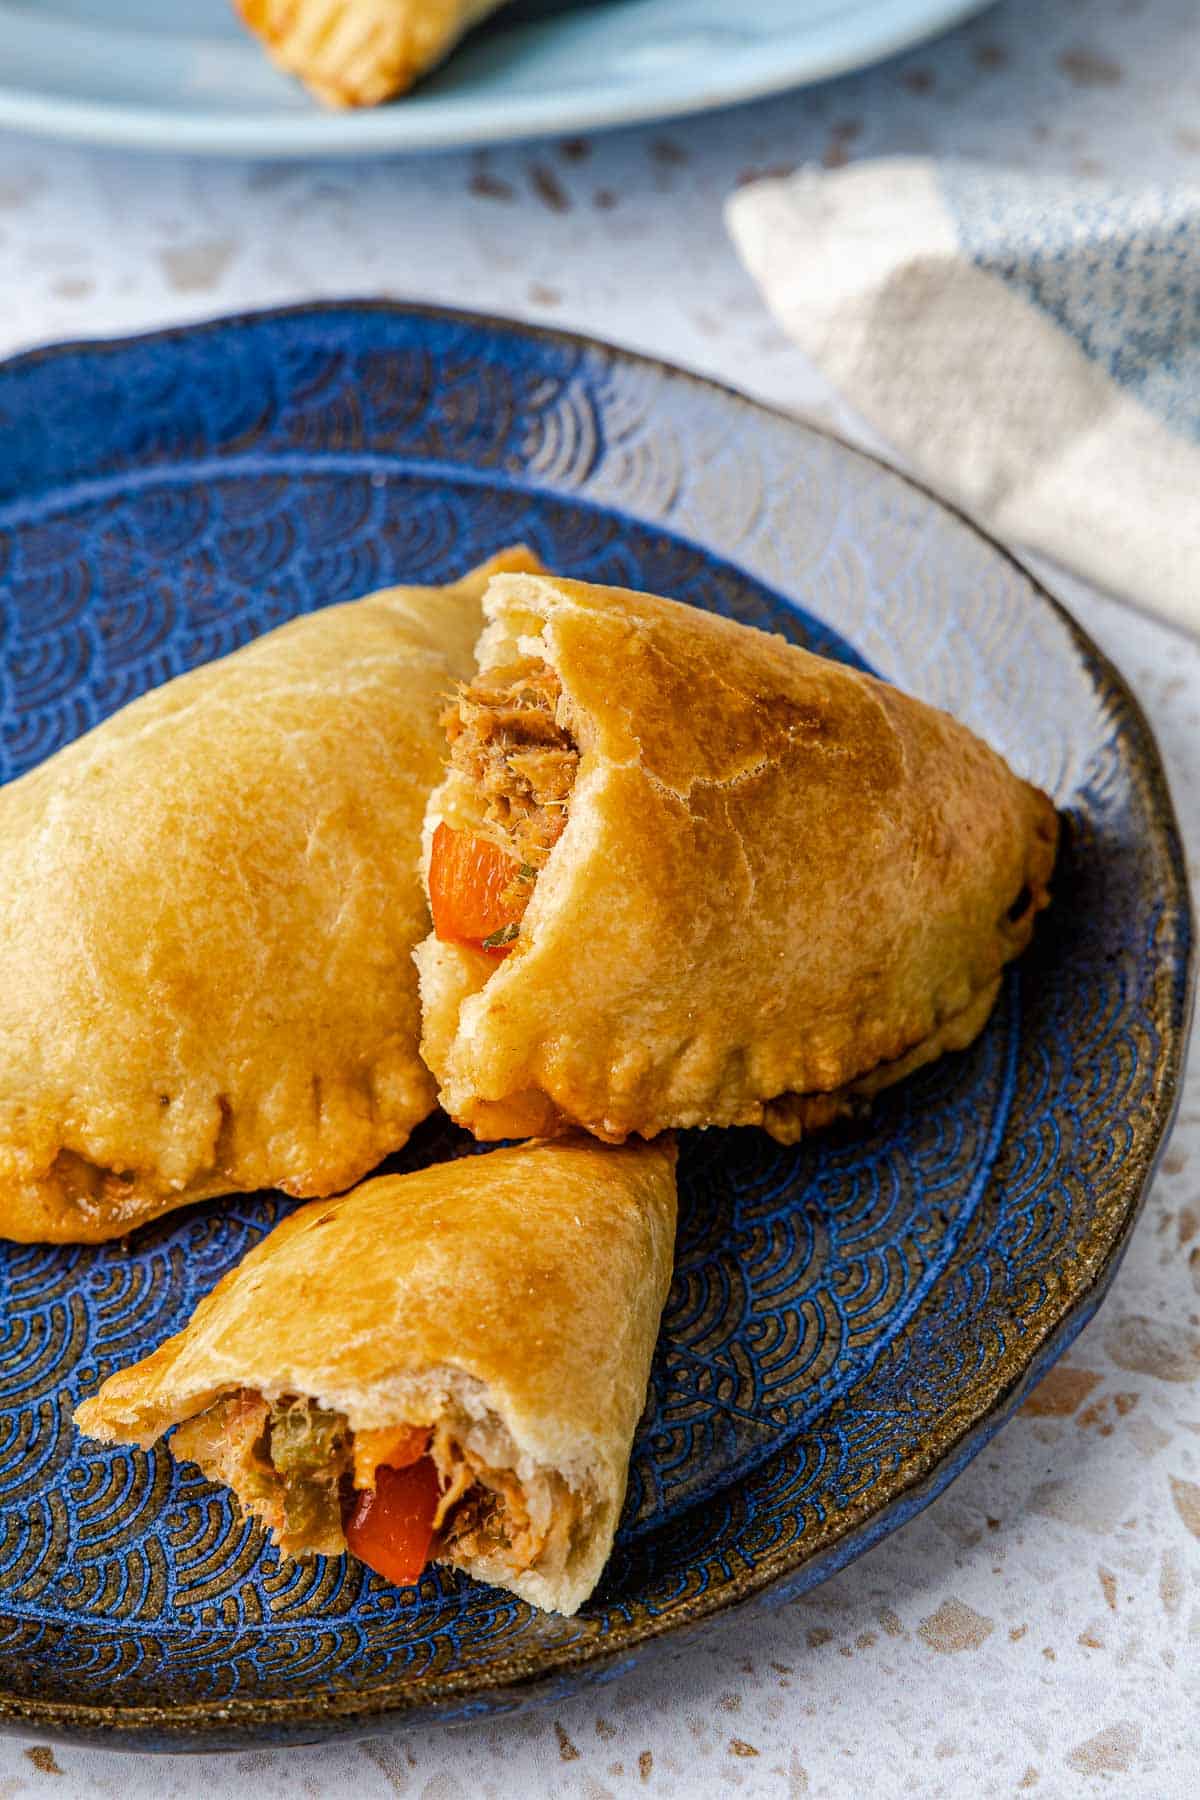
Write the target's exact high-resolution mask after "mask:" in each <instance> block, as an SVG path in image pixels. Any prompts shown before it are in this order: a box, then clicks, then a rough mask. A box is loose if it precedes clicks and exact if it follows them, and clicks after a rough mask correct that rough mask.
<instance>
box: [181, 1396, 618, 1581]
mask: <svg viewBox="0 0 1200 1800" xmlns="http://www.w3.org/2000/svg"><path fill="white" fill-rule="evenodd" d="M498 1434H499V1428H498V1427H497V1428H495V1429H494V1430H493V1431H492V1434H491V1435H492V1437H493V1438H495V1437H496V1436H497V1435H498ZM477 1436H478V1431H477V1428H476V1427H475V1425H474V1423H473V1421H471V1420H469V1419H467V1418H466V1417H465V1416H464V1417H462V1418H459V1417H457V1416H453V1415H452V1416H449V1417H444V1418H442V1419H439V1420H438V1421H436V1422H435V1423H434V1424H432V1425H424V1424H423V1425H400V1426H397V1427H395V1428H394V1429H388V1430H384V1431H368V1432H358V1433H357V1434H356V1433H355V1432H353V1431H352V1430H351V1428H350V1425H349V1423H348V1421H347V1420H346V1418H345V1416H344V1414H342V1413H340V1412H335V1411H332V1410H330V1409H328V1408H326V1407H321V1406H318V1405H317V1404H316V1402H315V1401H313V1400H309V1399H305V1398H301V1397H299V1396H296V1395H284V1396H283V1397H281V1398H279V1399H276V1400H272V1401H267V1400H266V1399H264V1398H263V1396H262V1395H261V1394H259V1393H256V1392H255V1391H254V1390H253V1389H250V1388H242V1389H239V1390H238V1391H237V1392H236V1393H233V1394H227V1395H225V1396H224V1397H223V1398H222V1399H220V1400H216V1401H214V1402H213V1404H212V1405H211V1406H209V1407H207V1408H206V1409H205V1411H203V1412H201V1413H197V1414H196V1416H195V1417H194V1418H191V1419H187V1420H185V1421H184V1423H183V1424H181V1425H179V1426H178V1427H177V1428H176V1431H175V1435H174V1439H173V1444H172V1447H173V1449H174V1451H175V1454H176V1456H178V1457H182V1458H184V1459H186V1460H187V1461H189V1462H194V1463H196V1464H198V1465H199V1467H200V1469H201V1470H202V1471H203V1473H204V1474H205V1475H207V1476H208V1477H209V1479H210V1480H213V1481H219V1482H221V1483H223V1484H224V1485H225V1486H226V1487H230V1488H232V1489H233V1492H234V1493H235V1495H236V1496H237V1498H238V1500H239V1501H240V1503H241V1505H242V1506H243V1508H244V1509H245V1510H246V1511H247V1512H249V1513H252V1514H253V1515H254V1516H255V1517H256V1518H259V1519H261V1520H262V1521H263V1523H264V1524H265V1525H266V1526H267V1527H268V1529H269V1530H270V1532H271V1534H272V1536H273V1538H274V1540H275V1542H276V1543H277V1544H278V1545H279V1548H280V1549H281V1550H283V1551H284V1552H285V1553H286V1554H287V1555H289V1556H311V1555H320V1556H340V1555H341V1554H342V1553H343V1552H344V1551H346V1550H350V1551H352V1552H353V1554H354V1555H356V1556H357V1557H358V1558H359V1560H360V1561H361V1562H365V1563H367V1564H368V1565H369V1566H370V1567H371V1568H373V1569H375V1570H376V1571H377V1572H378V1573H379V1574H381V1575H383V1576H384V1577H385V1579H387V1580H389V1581H393V1582H396V1583H397V1584H398V1585H400V1586H407V1585H410V1584H411V1583H413V1582H415V1581H416V1580H417V1578H418V1577H419V1575H420V1573H421V1570H422V1569H423V1568H424V1567H425V1564H426V1563H427V1562H429V1561H431V1560H432V1561H438V1562H444V1563H449V1564H451V1565H453V1566H456V1567H458V1568H462V1569H465V1570H467V1572H468V1573H480V1574H484V1575H486V1576H490V1577H493V1578H495V1577H498V1578H499V1579H506V1578H508V1579H511V1578H512V1577H513V1576H516V1575H520V1574H523V1573H525V1571H527V1570H529V1569H533V1568H535V1567H536V1568H538V1569H539V1570H541V1571H544V1572H545V1573H546V1574H547V1575H553V1574H556V1573H558V1572H560V1571H561V1570H562V1569H563V1568H564V1567H565V1566H566V1563H567V1561H568V1559H569V1557H570V1554H571V1551H572V1549H573V1548H574V1546H575V1544H576V1543H577V1541H578V1539H579V1536H580V1531H581V1528H582V1525H583V1521H584V1504H583V1498H582V1496H581V1495H580V1494H579V1493H578V1492H576V1491H575V1490H574V1489H572V1488H571V1487H569V1486H568V1485H567V1483H566V1482H565V1481H564V1480H563V1478H562V1476H561V1475H559V1474H558V1472H557V1471H556V1470H537V1471H536V1472H535V1473H534V1474H533V1475H532V1477H526V1478H522V1477H521V1476H518V1474H517V1473H516V1471H515V1470H513V1469H511V1468H505V1467H503V1466H492V1464H491V1463H490V1462H489V1461H488V1460H486V1459H485V1458H481V1457H480V1455H479V1454H478V1449H477V1447H476V1446H475V1443H474V1442H473V1441H472V1440H474V1439H476V1438H477Z"/></svg>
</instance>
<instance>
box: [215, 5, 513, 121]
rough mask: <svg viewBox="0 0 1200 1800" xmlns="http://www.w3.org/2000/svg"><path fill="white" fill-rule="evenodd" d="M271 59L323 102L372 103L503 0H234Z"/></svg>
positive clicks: (407, 82) (423, 68)
mask: <svg viewBox="0 0 1200 1800" xmlns="http://www.w3.org/2000/svg"><path fill="white" fill-rule="evenodd" d="M234 3H235V5H236V7H237V10H238V12H239V13H240V14H241V16H242V19H243V20H244V21H245V23H246V24H247V25H248V26H249V27H250V30H251V31H252V32H254V34H255V36H256V37H258V38H260V39H261V40H262V43H263V45H264V46H265V48H266V49H267V51H268V53H269V54H270V56H271V58H272V60H273V61H274V62H276V63H278V65H279V67H280V68H281V69H283V70H285V71H286V72H287V74H289V75H295V76H296V77H297V78H298V79H299V80H300V81H302V82H303V83H304V84H305V86H306V87H307V88H308V89H309V91H310V93H312V94H314V95H315V96H316V98H317V99H318V100H320V101H322V102H323V103H324V104H325V105H326V106H334V107H347V106H378V105H379V104H380V103H381V102H382V101H384V100H390V99H392V98H393V97H394V96H395V95H396V94H402V93H404V92H405V90H406V89H408V88H410V87H412V85H413V83H414V82H415V81H419V80H420V78H421V76H422V75H425V74H427V73H428V71H429V70H430V69H432V68H434V67H435V65H436V64H438V63H440V62H441V61H442V59H443V57H445V56H446V55H448V54H449V52H450V51H451V50H452V49H453V48H454V45H455V44H456V43H457V42H458V40H459V38H461V37H462V36H463V34H464V33H465V32H467V31H469V30H470V29H471V27H472V26H473V25H477V24H478V23H479V21H480V20H481V19H485V18H486V17H487V15H488V14H489V13H492V12H495V11H496V10H497V8H498V7H500V6H501V5H502V4H503V0H234Z"/></svg>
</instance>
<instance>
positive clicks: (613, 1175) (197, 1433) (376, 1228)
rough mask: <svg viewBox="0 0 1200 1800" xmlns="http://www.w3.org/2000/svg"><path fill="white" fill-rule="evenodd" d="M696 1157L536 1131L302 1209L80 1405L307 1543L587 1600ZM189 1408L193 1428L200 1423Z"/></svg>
mask: <svg viewBox="0 0 1200 1800" xmlns="http://www.w3.org/2000/svg"><path fill="white" fill-rule="evenodd" d="M674 1235H675V1150H674V1145H673V1143H672V1141H671V1140H670V1139H669V1138H664V1139H663V1140H661V1141H660V1142H659V1143H658V1144H653V1145H647V1144H639V1145H628V1146H625V1147H623V1148H620V1149H607V1148H602V1147H601V1146H600V1145H597V1144H594V1143H591V1142H590V1141H588V1140H586V1139H582V1140H579V1139H576V1140H573V1141H567V1140H560V1141H558V1142H554V1143H549V1144H526V1145H522V1146H521V1147H519V1148H516V1149H506V1150H496V1151H493V1152H492V1153H491V1154H490V1155H486V1156H469V1157H464V1158H461V1159H460V1160H459V1161H457V1162H451V1163H440V1164H437V1165H436V1166H434V1167H433V1168H427V1169H422V1170H419V1171H418V1172H417V1173H416V1174H412V1175H391V1176H382V1177H380V1178H379V1179H377V1180H374V1181H368V1182H366V1183H365V1184H364V1185H363V1186H362V1187H360V1188H356V1189H355V1190H354V1191H353V1192H352V1193H349V1194H345V1195H343V1196H342V1198H341V1199H339V1200H334V1201H323V1200H320V1201H315V1202H314V1203H313V1204H311V1205H309V1206H306V1207H302V1208H301V1209H300V1210H299V1211H298V1212H296V1213H293V1214H292V1216H291V1218H289V1219H287V1220H285V1222H284V1223H283V1224H282V1225H280V1226H279V1227H277V1229H276V1230H275V1231H273V1232H272V1233H271V1235H270V1237H268V1238H267V1239H266V1240H265V1241H264V1242H263V1243H262V1244H260V1245H259V1246H258V1247H257V1249H255V1250H252V1251H251V1252H250V1254H249V1256H247V1257H246V1258H245V1260H244V1261H243V1262H242V1263H241V1264H240V1266H239V1267H238V1268H236V1269H234V1270H233V1271H232V1272H231V1273H230V1274H228V1275H226V1276H225V1278H224V1280H223V1281H222V1282H221V1283H220V1284H219V1285H218V1287H217V1288H216V1289H215V1290H214V1291H213V1293H212V1294H210V1295H209V1297H208V1298H207V1299H206V1300H203V1301H202V1302H201V1303H200V1305H199V1306H198V1307H197V1309H196V1312H195V1314H194V1315H193V1317H192V1319H191V1322H190V1323H189V1324H188V1325H187V1327H186V1328H185V1329H184V1330H183V1331H182V1332H180V1334H179V1335H178V1337H173V1338H171V1339H170V1340H169V1341H168V1342H167V1343H165V1344H164V1345H163V1346H162V1347H161V1349H159V1350H156V1351H155V1352H154V1354H153V1355H152V1356H149V1357H147V1358H146V1359H145V1361H144V1362H140V1363H137V1364H135V1365H134V1366H133V1367H132V1368H129V1369H124V1370H122V1371H121V1372H120V1373H119V1374H116V1375H113V1376H111V1377H110V1378H109V1379H108V1380H107V1381H106V1382H105V1383H104V1386H103V1387H102V1388H101V1389H100V1392H99V1393H98V1394H97V1396H96V1397H95V1399H93V1400H89V1401H87V1402H85V1404H84V1405H83V1406H81V1407H80V1408H79V1411H78V1412H77V1414H76V1419H77V1421H78V1423H79V1425H80V1427H81V1429H82V1430H83V1431H85V1432H87V1433H89V1434H90V1435H91V1436H93V1437H98V1438H103V1439H105V1440H107V1441H110V1442H111V1441H113V1440H119V1441H123V1442H133V1443H138V1444H141V1445H143V1446H149V1445H150V1444H152V1443H153V1442H154V1441H155V1440H156V1439H157V1438H158V1437H160V1436H161V1435H162V1433H163V1432H165V1431H168V1430H170V1429H171V1427H172V1426H176V1425H177V1426H179V1429H178V1431H177V1432H176V1433H175V1436H174V1439H173V1440H172V1448H173V1450H174V1453H175V1455H176V1456H177V1457H180V1458H187V1459H189V1460H191V1461H193V1462H196V1463H198V1464H199V1465H200V1467H201V1469H202V1470H203V1471H204V1473H205V1474H206V1475H209V1476H210V1477H211V1478H212V1479H214V1480H217V1481H222V1482H224V1483H226V1484H227V1485H228V1486H230V1487H232V1488H233V1490H234V1492H235V1494H236V1495H237V1496H238V1498H239V1500H240V1501H241V1503H242V1505H243V1507H245V1508H246V1509H247V1510H248V1511H249V1512H251V1513H254V1514H255V1515H256V1516H257V1517H258V1518H260V1519H262V1520H263V1521H264V1522H265V1523H266V1524H267V1525H268V1526H269V1527H270V1529H271V1531H272V1532H273V1534H274V1536H275V1539H276V1542H277V1543H278V1544H279V1545H280V1547H281V1549H283V1550H284V1551H285V1552H286V1553H287V1554H288V1555H291V1556H303V1555H308V1554H310V1553H321V1554H324V1555H331V1556H332V1555H337V1554H339V1553H340V1552H341V1551H343V1550H345V1549H346V1547H347V1542H349V1545H350V1547H351V1548H353V1549H355V1550H356V1551H357V1553H359V1554H360V1555H361V1556H362V1557H363V1560H364V1561H367V1562H369V1563H370V1564H371V1566H372V1567H374V1568H377V1569H378V1570H379V1571H380V1573H382V1574H384V1575H385V1576H388V1577H389V1578H390V1579H393V1580H397V1581H400V1582H411V1581H415V1580H416V1579H417V1576H418V1575H419V1573H420V1569H421V1567H422V1566H423V1564H424V1562H425V1561H426V1558H427V1554H428V1553H429V1552H430V1548H431V1534H432V1533H433V1532H434V1531H436V1533H437V1537H436V1541H435V1542H434V1544H433V1547H432V1553H433V1554H434V1555H435V1556H436V1558H437V1559H438V1560H439V1561H442V1562H445V1563H449V1564H452V1565H453V1566H454V1567H457V1568H460V1569H465V1570H466V1571H467V1573H468V1574H471V1575H476V1576H478V1577H479V1578H480V1579H482V1580H484V1581H490V1582H494V1583H497V1584H498V1585H500V1586H502V1587H506V1588H511V1589H512V1591H513V1592H514V1593H517V1594H520V1595H521V1596H522V1597H523V1598H524V1599H526V1600H529V1601H531V1602H532V1603H533V1604H534V1605H535V1606H541V1607H546V1608H553V1609H556V1610H557V1611H559V1612H564V1613H571V1612H574V1611H575V1610H576V1608H577V1607H579V1606H580V1605H581V1604H582V1602H583V1601H584V1600H585V1599H586V1598H587V1596H588V1595H589V1594H590V1593H591V1591H592V1588H593V1587H594V1586H595V1584H596V1581H597V1579H598V1577H599V1575H600V1571H601V1569H602V1568H603V1567H604V1564H605V1562H606V1560H607V1558H608V1553H609V1550H610V1548H611V1546H612V1540H613V1533H614V1531H615V1530H616V1525H617V1520H618V1517H619V1515H620V1511H621V1503H622V1500H623V1499H624V1494H625V1483H626V1478H627V1475H628V1470H629V1452H630V1445H631V1443H632V1441H633V1434H634V1430H635V1427H636V1425H637V1422H638V1418H639V1416H640V1414H641V1410H642V1406H643V1404H644V1401H645V1397H646V1386H647V1382H648V1379H649V1373H650V1359H651V1356H652V1354H653V1350H654V1343H655V1339H656V1337H657V1335H658V1326H659V1318H660V1316H661V1313H662V1308H663V1304H664V1302H665V1300H666V1296H667V1290H668V1288H669V1286H670V1282H671V1253H672V1246H673V1243H674ZM181 1421H183V1423H181Z"/></svg>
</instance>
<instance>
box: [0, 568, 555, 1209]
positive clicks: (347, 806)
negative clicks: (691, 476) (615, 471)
mask: <svg viewBox="0 0 1200 1800" xmlns="http://www.w3.org/2000/svg"><path fill="white" fill-rule="evenodd" d="M537 566H538V565H537V562H536V559H534V558H533V557H532V556H530V555H529V553H527V552H525V551H520V550H518V551H513V552H507V553H505V554H504V555H502V556H500V557H498V558H496V559H495V560H494V561H493V562H491V563H489V564H487V565H486V566H485V567H484V568H482V569H479V570H476V571H475V572H474V573H473V574H471V575H469V576H467V577H465V578H464V579H463V580H462V581H461V582H460V583H458V584H457V585H455V586H451V587H448V588H395V589H391V590H389V591H387V592H385V593H381V594H377V595H374V596H372V597H370V598H368V599H365V600H358V601H354V602H352V603H350V604H349V605H345V606H336V607H330V608H328V609H326V610H324V611H320V612H316V613H313V614H310V615H309V616H307V617H305V618H300V619H295V620H293V621H292V622H291V623H290V624H288V625H285V626H283V627H281V628H280V629H279V630H278V631H274V632H271V633H270V634H269V635H268V636H266V637H263V638H260V639H259V640H258V641H257V642H256V643H253V644H250V645H248V646H247V647H246V648H245V649H242V650H239V651H237V652H235V653H234V654H233V655H232V656H228V657H226V658H224V659H223V660H222V661H220V662H215V663H211V664H209V665H208V666H207V667H205V668H201V669H197V670H195V671H193V672H192V673H190V674H187V675H183V676H180V677H179V678H178V679H177V680H175V681H171V682H168V683H167V684H166V685H165V686H163V687H161V688H158V689H156V690H155V691H154V692H152V693H149V694H146V695H143V696H142V698H140V699H138V700H135V701H134V702H133V703H132V704H131V705H129V706H127V707H125V709H124V710H123V711H122V712H119V713H117V714H115V715H114V716H113V717H112V718H111V719H108V720H106V721H105V723H104V724H102V725H100V726H98V727H97V728H96V729H95V730H94V731H91V732H89V733H88V734H87V735H86V736H85V737H83V738H80V739H79V740H78V741H77V742H76V743H73V744H71V745H68V747H67V748H66V749H64V750H61V751H59V752H58V754H57V755H55V756H53V757H51V758H50V759H49V760H48V761H47V762H45V763H43V764H42V765H41V766H40V767H39V768H36V769H34V770H32V771H31V772H30V773H29V774H27V775H25V776H23V777H22V778H21V779H20V780H18V781H15V782H13V783H12V784H11V785H10V786H8V787H7V788H5V789H3V790H2V791H0V865H2V866H3V869H4V880H3V883H2V884H0V1236H3V1237H10V1238H18V1239H21V1240H24V1241H32V1240H51V1241H58V1242H62V1241H67V1242H93V1243H94V1242H98V1241H99V1240H101V1239H104V1238H109V1237H116V1236H118V1235H120V1234H121V1233H123V1232H126V1231H128V1230H130V1228H131V1227H133V1226H135V1225H138V1224H140V1223H142V1221H143V1220H146V1219H152V1218H154V1217H156V1216H157V1215H158V1214H160V1213H164V1212H167V1211H169V1210H170V1209H171V1208H172V1207H176V1206H182V1205H183V1204H184V1203H185V1202H187V1201H189V1200H194V1199H199V1198H202V1197H206V1196H210V1195H214V1194H223V1193H228V1192H233V1191H238V1190H245V1189H251V1188H256V1187H266V1186H274V1187H282V1188H285V1189H286V1190H287V1191H288V1192H289V1193H293V1194H299V1195H311V1194H327V1193H332V1192H335V1191H337V1190H339V1189H341V1188H345V1187H348V1186H349V1185H350V1184H351V1182H353V1181H357V1180H358V1179H359V1178H360V1177H361V1176H362V1175H364V1174H366V1173H367V1171H368V1170H369V1169H371V1168H373V1167H374V1166H375V1164H376V1163H377V1162H379V1161H380V1159H381V1158H382V1157H383V1156H385V1155H386V1154H387V1153H388V1152H389V1151H391V1150H394V1149H396V1148H398V1146H399V1145H401V1144H403V1143H404V1141H405V1139H406V1138H407V1137H408V1135H409V1132H410V1131H411V1130H412V1128H413V1126H414V1125H415V1124H416V1123H417V1121H418V1120H420V1119H422V1118H423V1117H424V1116H425V1114H426V1113H427V1112H428V1111H429V1110H430V1108H431V1106H432V1104H433V1084H432V1082H431V1081H430V1078H429V1075H428V1073H427V1072H426V1070H425V1068H424V1067H423V1065H422V1063H421V1060H420V1057H419V1055H418V1051H417V1044H418V1037H419V1010H418V1001H417V984H416V973H415V970H414V969H413V964H412V950H413V946H414V945H415V944H416V943H417V941H418V939H420V938H421V937H422V936H423V935H424V933H425V932H426V930H427V929H428V914H427V912H426V906H425V897H424V894H423V892H422V887H421V878H420V872H419V860H420V829H421V818H422V814H423V812H424V808H425V803H426V800H427V798H428V793H429V789H430V787H431V785H432V784H433V782H434V781H436V780H437V777H438V774H439V771H440V769H441V767H442V762H443V759H444V754H445V740H444V738H443V736H442V733H441V731H440V730H439V728H438V724H437V720H438V715H439V713H440V711H441V709H442V708H443V706H444V705H445V700H446V695H447V693H448V692H449V691H450V690H451V689H452V687H453V683H454V679H455V677H456V676H459V675H464V674H466V673H468V672H469V670H470V666H471V665H470V657H471V645H472V642H473V640H474V637H475V635H476V634H477V633H478V630H479V627H480V624H481V622H482V614H481V612H480V597H481V595H482V592H483V588H484V586H485V585H486V582H487V578H488V575H489V574H490V573H491V572H492V571H493V570H495V569H497V568H509V569H512V568H536V567H537Z"/></svg>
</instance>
